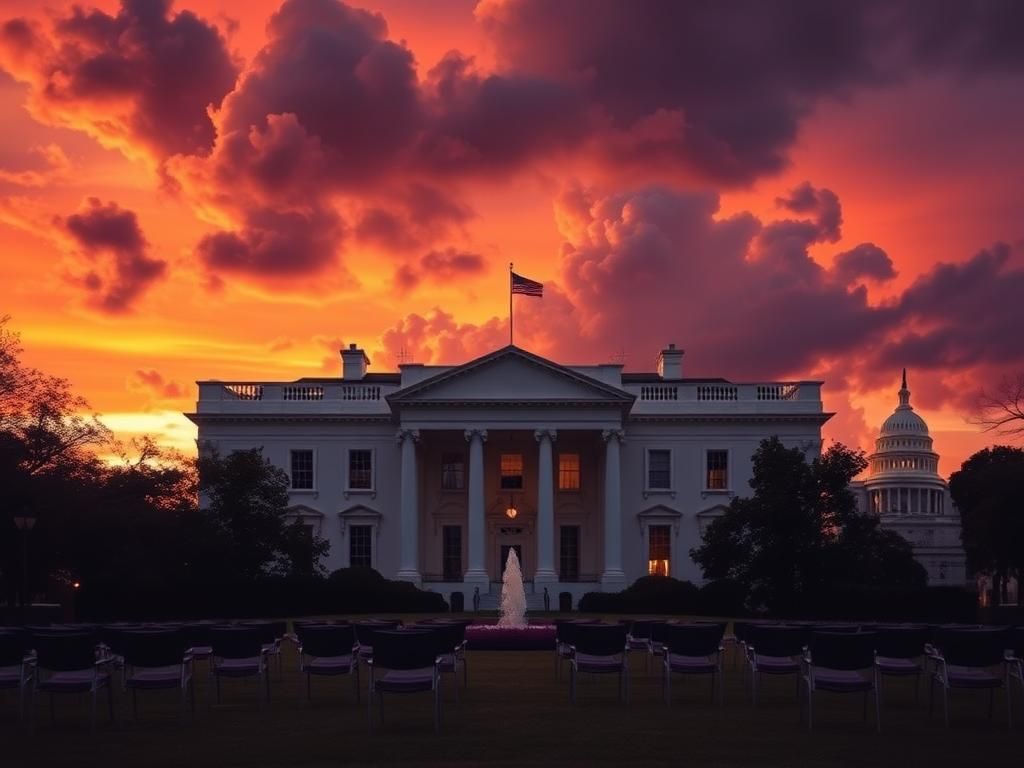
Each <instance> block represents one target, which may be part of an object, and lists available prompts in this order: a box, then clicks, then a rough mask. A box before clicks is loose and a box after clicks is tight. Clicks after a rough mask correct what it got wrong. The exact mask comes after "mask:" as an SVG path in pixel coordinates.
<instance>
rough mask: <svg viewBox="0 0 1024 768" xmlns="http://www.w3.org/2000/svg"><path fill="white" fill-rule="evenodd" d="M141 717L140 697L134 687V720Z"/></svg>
mask: <svg viewBox="0 0 1024 768" xmlns="http://www.w3.org/2000/svg"><path fill="white" fill-rule="evenodd" d="M138 719H139V697H138V693H137V692H136V690H135V689H134V688H132V720H138Z"/></svg>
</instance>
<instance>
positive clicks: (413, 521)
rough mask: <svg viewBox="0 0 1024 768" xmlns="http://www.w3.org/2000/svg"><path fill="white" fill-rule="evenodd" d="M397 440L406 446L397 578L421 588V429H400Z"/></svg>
mask: <svg viewBox="0 0 1024 768" xmlns="http://www.w3.org/2000/svg"><path fill="white" fill-rule="evenodd" d="M395 439H396V440H397V441H398V443H399V444H400V445H401V446H402V487H401V492H402V496H401V504H400V513H401V519H402V548H401V563H400V565H399V568H398V574H397V576H396V578H398V579H399V580H400V581H411V582H413V583H414V584H416V585H419V584H420V583H421V582H422V580H423V577H422V576H421V575H420V558H419V554H420V550H419V546H420V535H419V502H418V499H417V493H416V492H417V488H418V487H419V486H418V478H417V476H416V443H417V442H419V439H420V432H419V430H418V429H400V430H398V434H397V435H396V436H395Z"/></svg>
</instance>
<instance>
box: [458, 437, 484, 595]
mask: <svg viewBox="0 0 1024 768" xmlns="http://www.w3.org/2000/svg"><path fill="white" fill-rule="evenodd" d="M465 437H466V440H467V441H468V442H469V483H468V485H469V499H468V501H469V505H468V507H469V509H468V511H469V516H468V518H469V519H468V520H467V522H468V531H467V536H468V543H469V547H468V549H469V562H468V563H467V565H468V567H467V568H466V573H465V575H464V576H463V581H464V582H465V583H466V584H470V585H473V586H478V587H482V589H481V591H482V592H484V593H486V592H487V591H488V590H489V589H490V583H491V580H490V577H489V576H488V575H487V569H486V567H485V561H484V537H485V535H486V533H487V523H486V520H485V519H484V441H485V440H487V430H485V429H467V430H466V432H465Z"/></svg>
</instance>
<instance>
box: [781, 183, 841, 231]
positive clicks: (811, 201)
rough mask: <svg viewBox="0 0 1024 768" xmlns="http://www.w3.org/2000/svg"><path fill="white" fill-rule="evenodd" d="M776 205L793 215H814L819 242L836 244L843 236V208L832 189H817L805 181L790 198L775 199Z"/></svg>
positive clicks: (793, 191)
mask: <svg viewBox="0 0 1024 768" xmlns="http://www.w3.org/2000/svg"><path fill="white" fill-rule="evenodd" d="M775 203H776V205H778V206H779V207H781V208H785V209H786V210H788V211H792V212H793V213H800V214H812V215H813V216H814V217H815V223H816V224H817V226H818V229H819V230H820V235H819V237H818V239H819V240H823V241H828V242H830V243H835V242H838V241H839V238H841V237H842V236H843V234H842V226H843V207H842V206H841V205H840V204H839V197H838V196H837V195H836V193H835V192H833V191H832V190H831V189H816V188H815V187H813V186H811V183H810V182H809V181H805V182H804V183H803V184H801V185H800V186H799V187H796V188H795V189H793V190H792V191H791V192H790V193H789V196H788V197H777V198H775Z"/></svg>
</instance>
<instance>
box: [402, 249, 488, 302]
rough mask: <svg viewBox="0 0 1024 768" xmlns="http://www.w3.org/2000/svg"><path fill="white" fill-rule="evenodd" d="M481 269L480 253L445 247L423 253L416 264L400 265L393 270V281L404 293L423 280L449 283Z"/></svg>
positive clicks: (482, 263)
mask: <svg viewBox="0 0 1024 768" xmlns="http://www.w3.org/2000/svg"><path fill="white" fill-rule="evenodd" d="M483 271H484V259H483V256H481V255H480V254H478V253H468V252H465V251H459V250H456V249H455V248H446V249H444V250H440V251H430V252H429V253H426V254H424V255H423V256H422V257H421V258H420V260H419V264H418V265H415V266H414V265H412V264H403V265H402V266H400V267H399V268H398V269H397V270H395V277H394V283H395V287H396V288H397V289H398V290H399V291H400V292H402V293H405V292H407V291H410V290H412V289H413V288H415V287H416V286H417V285H419V284H420V283H421V282H423V281H429V282H433V283H441V284H451V283H452V282H453V281H455V282H457V281H459V280H460V279H461V278H464V277H470V276H473V275H478V274H480V273H482V272H483Z"/></svg>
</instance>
